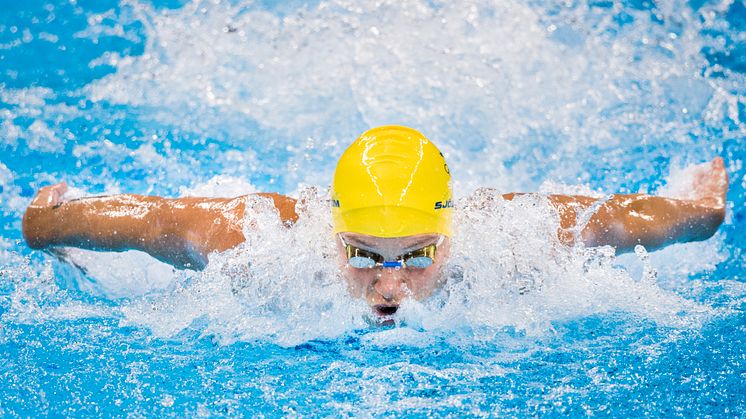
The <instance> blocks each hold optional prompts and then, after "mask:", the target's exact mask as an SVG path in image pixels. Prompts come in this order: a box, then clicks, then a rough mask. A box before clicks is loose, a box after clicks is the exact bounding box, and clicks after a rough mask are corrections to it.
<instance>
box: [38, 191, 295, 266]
mask: <svg viewBox="0 0 746 419" xmlns="http://www.w3.org/2000/svg"><path fill="white" fill-rule="evenodd" d="M64 189H65V185H64V184H58V185H53V186H49V187H46V188H42V189H41V190H40V191H39V194H37V196H36V198H34V200H33V201H32V203H31V205H29V207H28V209H27V210H26V213H25V214H24V217H23V235H24V238H25V239H26V242H27V243H28V244H29V246H30V247H31V248H34V249H46V248H52V247H58V246H72V247H79V248H83V249H90V250H101V251H124V250H130V249H134V250H141V251H144V252H146V253H148V254H150V255H151V256H153V257H155V258H157V259H159V260H161V261H163V262H166V263H169V264H171V265H173V266H175V267H177V268H181V269H185V268H186V269H203V268H204V267H205V265H206V264H207V255H208V254H210V253H211V252H214V251H223V250H226V249H230V248H232V247H235V246H237V245H238V244H240V243H242V242H243V241H244V240H245V238H244V236H243V216H244V210H245V204H244V199H243V198H178V199H167V198H161V197H155V196H141V195H112V196H106V197H97V198H84V199H79V200H72V201H60V198H59V197H60V195H62V193H64ZM259 195H263V196H265V197H268V198H271V199H272V200H273V202H274V203H275V206H276V207H277V208H278V210H279V213H280V216H281V218H282V219H283V221H287V222H292V221H294V220H295V218H296V215H295V210H294V207H295V201H294V200H293V199H291V198H288V197H284V196H282V195H278V194H259Z"/></svg>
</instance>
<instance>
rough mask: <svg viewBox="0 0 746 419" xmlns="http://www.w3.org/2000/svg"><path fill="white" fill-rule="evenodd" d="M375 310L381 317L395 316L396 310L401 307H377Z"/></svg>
mask: <svg viewBox="0 0 746 419" xmlns="http://www.w3.org/2000/svg"><path fill="white" fill-rule="evenodd" d="M373 309H374V311H375V312H376V314H378V315H379V316H393V315H394V314H396V310H398V309H399V306H384V305H377V306H375V307H373Z"/></svg>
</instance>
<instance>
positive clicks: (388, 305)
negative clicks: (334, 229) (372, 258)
mask: <svg viewBox="0 0 746 419" xmlns="http://www.w3.org/2000/svg"><path fill="white" fill-rule="evenodd" d="M340 235H341V236H342V239H343V240H344V241H345V243H347V244H349V245H351V246H354V247H357V248H360V249H363V250H367V251H370V252H374V253H377V254H379V255H381V256H383V257H384V258H385V259H386V260H387V261H388V260H392V261H393V260H396V259H397V257H398V256H400V255H403V254H405V253H408V252H411V251H413V250H417V249H420V248H423V247H425V246H429V245H431V244H436V243H437V242H438V239H439V238H440V236H439V235H437V234H421V235H417V236H408V237H397V238H381V237H375V236H368V235H364V234H355V233H341V234H340ZM337 248H338V250H339V258H340V259H339V260H340V266H341V269H342V273H343V275H344V277H345V279H346V280H347V285H348V289H349V290H350V293H351V294H352V295H353V296H354V297H357V298H363V299H365V301H367V302H368V304H369V305H370V306H371V307H372V308H373V309H374V311H375V312H376V313H377V314H379V315H381V316H386V315H391V314H394V313H395V312H396V310H397V309H398V308H399V304H401V302H402V301H403V300H404V299H406V298H414V299H416V300H422V299H425V298H427V297H429V296H430V295H431V294H432V293H433V292H434V291H435V290H437V289H438V287H439V286H440V285H441V280H440V278H441V275H440V271H441V268H442V266H443V262H444V261H445V259H446V258H447V257H448V252H449V249H450V241H449V239H448V238H447V237H446V238H445V239H444V241H443V242H442V243H441V244H440V246H438V249H437V251H436V252H435V260H434V262H433V264H432V265H430V266H429V267H427V268H412V267H407V268H384V267H381V266H377V267H373V268H353V267H352V266H350V265H349V264H347V257H346V253H345V249H344V247H343V246H342V243H341V241H340V240H337Z"/></svg>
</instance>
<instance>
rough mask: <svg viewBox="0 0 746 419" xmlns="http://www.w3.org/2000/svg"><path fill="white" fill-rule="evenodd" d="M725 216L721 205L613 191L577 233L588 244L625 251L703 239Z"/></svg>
mask: <svg viewBox="0 0 746 419" xmlns="http://www.w3.org/2000/svg"><path fill="white" fill-rule="evenodd" d="M724 218H725V207H724V205H720V206H713V205H705V204H702V203H700V202H699V201H689V200H680V199H673V198H664V197H660V196H649V195H614V196H613V197H612V198H611V199H609V200H608V201H607V202H605V203H604V204H603V205H601V206H600V207H599V208H598V210H597V211H596V212H595V213H594V214H593V216H592V217H591V218H590V220H589V222H588V224H587V225H586V227H585V228H584V229H583V231H582V233H581V238H582V240H583V242H584V243H585V244H586V245H588V246H603V245H611V246H614V247H616V249H617V252H629V251H632V250H634V248H635V246H636V245H638V244H640V245H643V246H645V247H646V248H647V249H648V250H655V249H659V248H661V247H663V246H666V245H669V244H673V243H684V242H690V241H700V240H706V239H708V238H710V237H712V235H713V234H715V232H716V231H717V229H718V228H719V227H720V224H722V222H723V219H724Z"/></svg>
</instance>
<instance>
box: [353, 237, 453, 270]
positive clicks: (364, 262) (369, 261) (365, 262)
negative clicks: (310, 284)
mask: <svg viewBox="0 0 746 419" xmlns="http://www.w3.org/2000/svg"><path fill="white" fill-rule="evenodd" d="M444 238H445V236H440V238H439V239H438V242H437V243H435V244H431V245H428V246H425V247H422V248H420V249H416V250H413V251H411V252H407V253H405V254H403V255H401V256H398V257H397V258H396V260H385V259H384V257H383V256H381V255H379V254H378V253H375V252H371V251H369V250H363V249H360V248H357V247H355V246H352V245H351V244H348V243H345V241H344V239H343V238H342V236H339V240H340V241H341V242H342V246H344V248H345V253H346V255H347V264H348V265H350V266H352V267H353V268H359V269H363V268H374V267H376V266H382V267H384V268H419V269H424V268H427V267H429V266H430V265H432V264H433V262H434V261H435V251H436V250H437V248H438V246H440V245H441V244H442V243H443V240H444Z"/></svg>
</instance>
